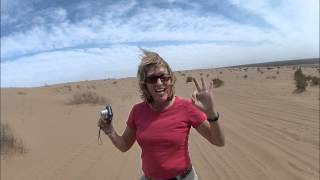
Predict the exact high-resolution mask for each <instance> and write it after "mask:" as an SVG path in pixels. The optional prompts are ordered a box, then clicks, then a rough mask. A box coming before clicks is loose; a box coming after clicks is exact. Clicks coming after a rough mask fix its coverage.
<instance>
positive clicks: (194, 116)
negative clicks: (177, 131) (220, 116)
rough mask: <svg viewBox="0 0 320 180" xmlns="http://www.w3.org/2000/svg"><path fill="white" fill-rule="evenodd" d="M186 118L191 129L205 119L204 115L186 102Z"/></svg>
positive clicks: (190, 103)
mask: <svg viewBox="0 0 320 180" xmlns="http://www.w3.org/2000/svg"><path fill="white" fill-rule="evenodd" d="M188 117H189V122H190V125H191V126H192V127H193V128H197V127H198V126H199V125H200V124H201V123H202V122H203V121H205V120H206V119H207V116H206V114H205V113H204V112H202V111H200V110H199V109H198V108H196V107H195V106H194V105H193V104H192V102H191V101H190V102H189V101H188Z"/></svg>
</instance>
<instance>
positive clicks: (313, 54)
mask: <svg viewBox="0 0 320 180" xmlns="http://www.w3.org/2000/svg"><path fill="white" fill-rule="evenodd" d="M139 48H144V49H147V50H151V51H155V52H158V53H159V54H160V56H161V57H163V58H164V59H165V60H166V61H167V62H168V63H169V64H170V66H171V67H172V69H173V70H174V71H180V70H187V69H203V68H219V67H225V66H232V65H240V64H249V63H260V62H269V61H280V60H289V59H301V58H319V0H305V1H301V0H224V1H220V0H118V1H114V0H90V1H89V0H68V1H65V0H1V87H35V86H44V85H51V84H57V83H65V82H75V81H84V80H95V79H108V78H122V77H129V76H130V77H132V76H136V72H137V66H138V64H139V62H140V56H141V50H140V49H139Z"/></svg>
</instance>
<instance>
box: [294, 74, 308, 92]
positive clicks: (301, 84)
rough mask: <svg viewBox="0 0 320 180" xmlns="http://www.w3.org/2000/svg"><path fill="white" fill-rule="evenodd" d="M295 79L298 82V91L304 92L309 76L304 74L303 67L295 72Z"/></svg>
mask: <svg viewBox="0 0 320 180" xmlns="http://www.w3.org/2000/svg"><path fill="white" fill-rule="evenodd" d="M294 80H295V84H296V88H297V89H296V92H303V91H305V90H306V87H307V86H308V83H307V77H306V76H305V75H304V74H303V72H302V70H301V68H299V69H297V70H296V71H295V72H294Z"/></svg>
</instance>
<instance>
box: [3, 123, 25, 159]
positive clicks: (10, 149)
mask: <svg viewBox="0 0 320 180" xmlns="http://www.w3.org/2000/svg"><path fill="white" fill-rule="evenodd" d="M0 128H1V138H0V142H1V155H11V154H16V153H26V152H27V150H26V148H25V147H24V145H23V142H22V139H21V138H17V137H15V135H14V134H13V132H12V130H11V128H10V126H9V124H7V123H0Z"/></svg>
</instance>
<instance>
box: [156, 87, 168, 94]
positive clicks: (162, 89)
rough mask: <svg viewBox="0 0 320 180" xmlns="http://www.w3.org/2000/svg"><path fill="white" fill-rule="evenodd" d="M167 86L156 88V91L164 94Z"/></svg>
mask: <svg viewBox="0 0 320 180" xmlns="http://www.w3.org/2000/svg"><path fill="white" fill-rule="evenodd" d="M165 90H166V89H165V88H159V89H156V90H155V92H156V93H157V94H159V95H163V94H164V93H165Z"/></svg>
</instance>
